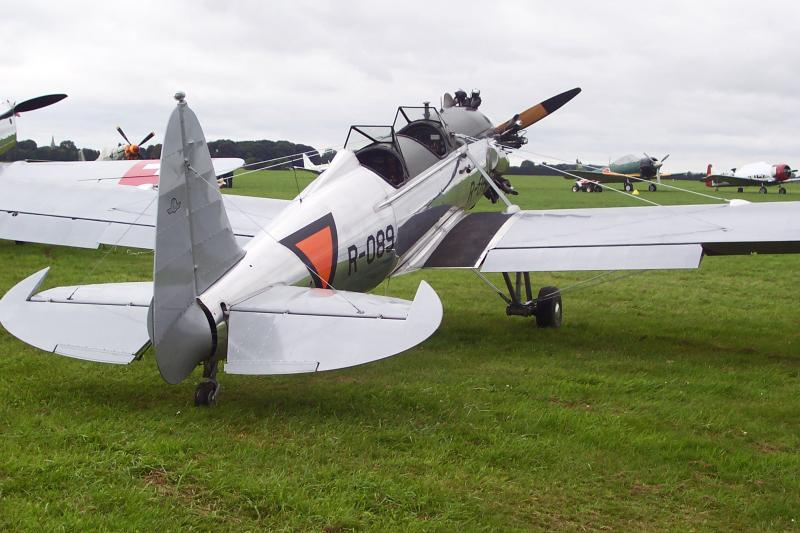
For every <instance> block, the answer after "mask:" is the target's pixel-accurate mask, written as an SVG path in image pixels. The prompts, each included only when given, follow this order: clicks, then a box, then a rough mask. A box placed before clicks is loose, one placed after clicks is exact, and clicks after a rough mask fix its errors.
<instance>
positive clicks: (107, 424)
mask: <svg viewBox="0 0 800 533" xmlns="http://www.w3.org/2000/svg"><path fill="white" fill-rule="evenodd" d="M298 177H300V178H301V182H300V186H301V187H302V186H304V185H305V184H307V183H308V181H309V179H308V178H307V177H302V176H300V174H298ZM665 183H670V184H671V182H665ZM514 184H515V185H516V186H517V187H518V188H519V189H520V190H521V192H522V194H521V195H520V196H519V197H517V201H518V202H519V203H520V205H521V206H522V207H524V208H554V207H569V206H577V207H584V206H586V207H589V206H599V205H636V203H634V202H633V201H632V200H631V199H629V198H626V197H624V196H623V195H620V194H614V193H613V192H610V191H608V192H604V193H602V194H587V193H580V194H573V193H572V192H570V191H569V186H570V182H569V181H567V180H564V179H561V178H533V177H518V178H516V179H514ZM676 185H678V186H687V184H682V183H676ZM690 186H691V187H693V188H696V189H697V190H698V191H702V192H708V191H709V190H708V189H706V188H705V187H703V186H702V185H696V184H692V185H690ZM232 192H235V193H247V194H262V195H276V196H284V197H287V196H292V195H293V194H294V193H295V192H296V186H295V182H294V178H293V176H292V174H291V173H280V172H272V173H258V174H253V175H249V176H245V177H241V178H237V181H236V188H235V189H234V190H233V191H232ZM710 192H712V193H713V191H710ZM719 194H720V195H722V194H724V195H727V196H729V197H744V198H747V199H750V200H776V199H778V195H777V194H775V191H774V190H771V191H770V194H768V195H766V197H764V196H762V195H758V194H756V193H755V192H754V191H753V192H750V193H744V194H737V193H736V192H735V189H724V190H721V191H720V193H719ZM798 194H800V188H797V187H795V188H793V189H790V194H789V195H788V197H786V199H790V200H791V199H794V198H795V195H798ZM642 197H646V198H650V199H653V200H656V201H658V202H660V203H665V204H666V203H685V202H688V201H692V200H693V199H695V198H696V197H693V196H690V195H687V194H686V193H679V192H668V191H659V192H657V193H654V194H650V193H647V192H644V193H642ZM765 231H769V228H765ZM0 261H2V263H1V264H2V265H3V271H2V273H1V274H0V290H2V291H3V292H5V290H7V289H8V288H10V287H11V286H13V285H14V284H15V283H17V282H18V281H20V280H21V279H22V278H24V277H25V276H27V275H29V274H31V273H32V272H34V271H35V270H37V269H39V268H42V267H44V266H47V265H50V266H52V270H51V274H50V277H49V278H48V280H47V283H48V286H56V285H64V284H75V283H99V282H107V281H124V280H145V279H148V278H149V276H150V271H151V268H152V266H151V261H152V255H151V254H136V252H131V251H127V250H114V249H104V250H100V251H86V250H71V249H67V248H58V247H50V246H39V245H24V246H18V245H14V244H13V243H9V242H0ZM799 265H800V259H798V257H796V256H763V255H762V256H747V257H728V258H715V257H712V258H706V259H705V260H704V262H703V267H702V268H701V269H700V270H697V271H673V272H646V273H639V274H635V275H629V276H624V277H615V278H616V279H615V281H613V282H611V283H605V284H599V285H598V284H589V285H588V286H581V287H580V288H576V290H572V291H568V292H567V293H566V294H565V296H564V305H565V322H564V326H563V327H562V328H561V329H560V330H540V329H537V328H536V327H535V326H534V325H533V324H532V322H531V321H530V320H525V319H521V318H509V317H506V316H505V312H504V305H503V304H502V302H501V301H500V299H499V298H497V297H496V296H495V295H493V294H492V292H491V291H490V290H489V289H488V288H486V287H485V286H484V285H482V284H481V283H480V282H479V281H478V279H477V278H476V277H475V276H474V275H473V274H471V273H463V272H441V271H432V272H423V273H420V274H415V275H411V276H405V277H401V278H398V279H395V280H392V281H391V283H390V284H389V287H388V292H389V293H390V294H392V295H397V296H401V297H407V298H410V297H412V296H413V293H414V290H415V288H416V286H417V284H418V283H419V281H420V280H421V279H423V278H424V279H426V280H428V281H429V282H430V283H431V285H432V286H433V287H434V288H435V289H436V290H437V292H438V293H439V295H440V297H441V299H442V302H443V304H444V307H445V317H444V321H443V323H442V326H441V328H440V330H439V331H438V332H437V333H436V334H435V335H434V336H433V337H431V339H429V340H428V341H426V342H425V343H423V344H422V345H420V346H418V347H417V348H415V349H413V350H410V351H409V352H406V353H404V354H401V355H399V356H396V357H393V358H390V359H388V360H385V361H381V362H378V363H373V364H370V365H365V366H362V367H357V368H352V369H347V370H343V371H337V372H331V373H322V374H318V375H298V376H288V377H245V376H227V375H222V376H221V380H222V387H223V388H222V392H221V396H220V404H219V405H218V406H217V407H215V408H213V409H195V408H194V407H193V406H192V401H191V399H192V393H193V389H194V384H195V382H196V379H189V380H187V381H186V382H184V383H183V384H181V385H178V386H170V385H167V384H165V383H163V382H162V381H161V379H160V378H159V375H158V371H157V369H156V366H155V362H154V360H153V357H152V353H147V354H145V358H144V359H143V360H142V361H140V362H137V363H134V364H131V365H130V366H128V367H116V366H103V365H95V364H92V363H85V362H81V361H75V360H71V359H67V358H62V357H58V356H54V355H50V354H46V353H43V352H41V351H38V350H36V349H33V348H31V347H29V346H27V345H25V344H23V343H21V342H19V341H17V340H16V339H14V338H13V337H11V336H10V335H8V334H7V333H6V332H5V331H2V333H0V372H2V376H3V378H4V379H3V381H2V383H1V384H0V394H1V395H2V398H3V399H2V401H0V529H13V530H17V529H42V530H53V529H67V530H81V529H102V530H108V529H130V530H153V529H162V530H178V529H203V530H206V529H215V530H220V529H222V530H262V529H274V530H295V529H300V530H326V531H343V530H350V529H360V530H371V531H379V530H445V531H450V530H455V529H459V530H467V531H473V530H514V529H567V530H579V529H580V530H585V529H589V530H596V529H609V528H611V529H618V530H619V529H623V530H631V529H633V530H640V529H644V530H664V529H673V530H682V531H683V530H692V529H694V530H731V529H765V530H793V529H796V528H797V521H798V520H800V453H798V452H800V417H798V413H800V395H798V390H800V317H799V316H798V305H797V293H798V290H797V281H796V274H797V272H798V266H799ZM591 276H592V274H591V273H579V274H575V273H571V274H548V275H544V276H537V277H536V279H535V281H536V283H537V284H539V285H551V284H552V285H558V286H561V287H568V286H571V285H574V284H575V283H578V282H580V281H581V280H585V279H588V278H589V277H591ZM382 291H383V288H381V289H380V290H379V292H382Z"/></svg>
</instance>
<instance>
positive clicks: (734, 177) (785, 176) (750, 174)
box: [704, 161, 800, 194]
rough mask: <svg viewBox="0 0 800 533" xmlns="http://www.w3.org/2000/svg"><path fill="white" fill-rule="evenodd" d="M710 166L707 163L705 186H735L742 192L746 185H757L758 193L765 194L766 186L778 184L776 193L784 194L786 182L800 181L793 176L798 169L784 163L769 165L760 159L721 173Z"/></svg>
mask: <svg viewBox="0 0 800 533" xmlns="http://www.w3.org/2000/svg"><path fill="white" fill-rule="evenodd" d="M711 168H712V165H710V164H709V165H708V169H707V170H706V177H705V178H704V181H705V182H706V186H707V187H714V188H719V187H737V191H738V192H744V188H745V187H748V186H757V187H758V192H759V193H761V194H767V187H772V186H773V185H778V194H786V187H784V185H785V184H786V183H792V182H796V181H800V178H799V177H797V176H795V173H796V172H798V171H797V170H792V168H791V167H790V166H789V165H787V164H786V163H777V164H774V165H770V164H769V163H765V162H763V161H761V162H758V163H750V164H747V165H744V166H743V167H741V168H734V169H731V171H730V172H723V173H722V174H714V173H713V172H712V171H711Z"/></svg>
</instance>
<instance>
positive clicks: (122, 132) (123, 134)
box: [117, 126, 133, 144]
mask: <svg viewBox="0 0 800 533" xmlns="http://www.w3.org/2000/svg"><path fill="white" fill-rule="evenodd" d="M117 131H118V132H119V134H120V135H122V138H123V139H125V142H126V143H128V144H133V143H131V142H130V141H129V140H128V136H127V135H125V132H124V131H122V128H120V127H119V126H117Z"/></svg>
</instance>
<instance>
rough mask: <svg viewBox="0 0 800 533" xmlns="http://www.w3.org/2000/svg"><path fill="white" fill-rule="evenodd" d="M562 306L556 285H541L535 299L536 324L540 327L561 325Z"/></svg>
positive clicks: (557, 326)
mask: <svg viewBox="0 0 800 533" xmlns="http://www.w3.org/2000/svg"><path fill="white" fill-rule="evenodd" d="M562 314H563V308H562V306H561V292H560V291H559V290H558V287H542V288H541V289H539V296H538V297H537V299H536V325H537V326H539V327H540V328H559V327H561V317H562Z"/></svg>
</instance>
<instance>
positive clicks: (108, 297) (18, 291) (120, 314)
mask: <svg viewBox="0 0 800 533" xmlns="http://www.w3.org/2000/svg"><path fill="white" fill-rule="evenodd" d="M47 271H48V269H47V268H45V269H43V270H40V271H39V272H37V273H35V274H33V275H31V276H29V277H28V278H26V279H24V280H23V281H21V282H19V283H18V284H17V285H16V286H14V287H13V288H12V289H11V290H10V291H8V292H7V293H6V295H5V296H4V297H3V299H2V300H0V323H2V324H3V327H5V328H6V330H8V332H9V333H11V334H12V335H14V336H15V337H17V338H18V339H20V340H21V341H23V342H26V343H28V344H30V345H32V346H35V347H37V348H39V349H41V350H45V351H48V352H53V353H56V354H59V355H65V356H67V357H74V358H76V359H83V360H86V361H95V362H98V363H115V364H127V363H130V362H131V361H133V359H134V358H135V357H136V355H137V354H138V353H141V352H142V350H143V349H144V348H146V347H147V345H148V344H149V343H150V337H149V335H148V333H147V312H148V308H149V306H150V299H151V298H152V294H153V287H152V283H109V284H102V285H82V286H78V287H58V288H55V289H49V290H46V291H44V292H41V293H39V294H36V295H34V292H36V289H37V288H38V287H39V285H41V283H42V282H43V281H44V279H45V277H46V276H47Z"/></svg>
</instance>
